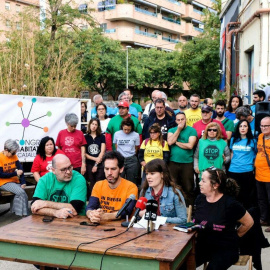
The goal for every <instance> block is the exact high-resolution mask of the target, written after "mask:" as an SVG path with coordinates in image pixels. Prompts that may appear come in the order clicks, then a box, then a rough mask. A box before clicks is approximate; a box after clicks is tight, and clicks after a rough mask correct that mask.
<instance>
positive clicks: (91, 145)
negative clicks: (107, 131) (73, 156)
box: [85, 134, 105, 165]
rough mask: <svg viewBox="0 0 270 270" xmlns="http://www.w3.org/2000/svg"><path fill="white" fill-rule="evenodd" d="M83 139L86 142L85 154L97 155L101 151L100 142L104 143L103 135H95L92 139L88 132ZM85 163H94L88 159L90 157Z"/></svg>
mask: <svg viewBox="0 0 270 270" xmlns="http://www.w3.org/2000/svg"><path fill="white" fill-rule="evenodd" d="M85 139H86V142H87V145H86V154H88V155H90V156H92V157H98V155H99V153H100V151H101V144H102V143H105V136H104V135H100V136H97V137H96V138H95V139H93V138H92V136H91V135H90V134H86V135H85ZM86 163H88V164H91V165H94V164H95V161H94V160H90V159H86Z"/></svg>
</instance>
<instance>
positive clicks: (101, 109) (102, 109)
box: [97, 108, 105, 111]
mask: <svg viewBox="0 0 270 270" xmlns="http://www.w3.org/2000/svg"><path fill="white" fill-rule="evenodd" d="M97 110H98V111H104V110H105V108H100V109H97Z"/></svg>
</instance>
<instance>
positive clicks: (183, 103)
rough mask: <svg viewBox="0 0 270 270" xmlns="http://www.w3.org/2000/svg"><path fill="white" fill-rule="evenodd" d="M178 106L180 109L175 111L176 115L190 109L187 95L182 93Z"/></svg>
mask: <svg viewBox="0 0 270 270" xmlns="http://www.w3.org/2000/svg"><path fill="white" fill-rule="evenodd" d="M178 106H179V109H177V110H175V111H174V113H175V115H176V114H177V113H179V112H185V111H186V110H187V109H188V100H187V98H186V97H185V96H183V95H181V96H180V97H179V98H178Z"/></svg>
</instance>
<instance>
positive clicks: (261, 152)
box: [254, 116, 270, 232]
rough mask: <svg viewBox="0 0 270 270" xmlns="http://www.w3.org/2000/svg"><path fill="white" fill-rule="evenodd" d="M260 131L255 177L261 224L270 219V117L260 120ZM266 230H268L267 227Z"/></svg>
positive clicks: (265, 224) (267, 222)
mask: <svg viewBox="0 0 270 270" xmlns="http://www.w3.org/2000/svg"><path fill="white" fill-rule="evenodd" d="M261 131H262V133H261V134H260V135H259V138H258V144H257V148H258V153H257V156H256V159H255V164H254V166H255V168H256V170H255V179H256V180H257V181H256V186H257V195H258V204H259V207H260V212H261V225H263V226H267V225H269V220H270V161H269V159H270V117H269V116H267V117H264V118H263V119H262V120H261ZM265 231H266V232H270V227H268V228H267V229H266V230H265Z"/></svg>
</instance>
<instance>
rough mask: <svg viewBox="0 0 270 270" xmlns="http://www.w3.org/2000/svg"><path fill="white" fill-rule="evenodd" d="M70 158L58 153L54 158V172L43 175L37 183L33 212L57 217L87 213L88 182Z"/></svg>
mask: <svg viewBox="0 0 270 270" xmlns="http://www.w3.org/2000/svg"><path fill="white" fill-rule="evenodd" d="M72 169H73V167H72V165H71V162H70V160H69V158H68V157H67V156H65V155H62V154H58V155H56V156H55V157H54V158H53V160H52V172H49V173H47V174H45V175H44V176H42V177H41V178H40V179H39V181H38V184H37V187H36V190H35V193H34V196H33V202H32V207H31V210H32V213H33V214H37V215H46V216H53V217H57V218H67V217H73V216H76V215H77V214H82V215H85V203H86V182H85V179H84V177H83V176H82V175H81V174H80V173H78V172H77V171H73V170H72Z"/></svg>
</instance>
